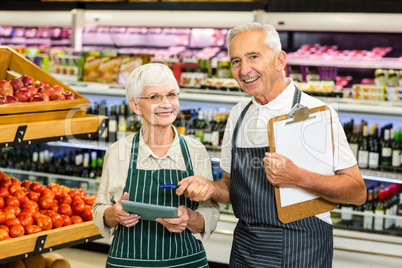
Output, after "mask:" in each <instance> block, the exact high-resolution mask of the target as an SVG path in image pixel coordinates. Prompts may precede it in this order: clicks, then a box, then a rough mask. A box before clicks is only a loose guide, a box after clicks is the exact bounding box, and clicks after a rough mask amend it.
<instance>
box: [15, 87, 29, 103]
mask: <svg viewBox="0 0 402 268" xmlns="http://www.w3.org/2000/svg"><path fill="white" fill-rule="evenodd" d="M14 96H15V97H16V98H17V99H18V100H19V101H20V102H27V101H28V100H29V99H30V98H31V97H32V94H31V92H30V91H29V90H28V89H27V88H26V87H23V88H21V89H19V90H17V91H15V93H14Z"/></svg>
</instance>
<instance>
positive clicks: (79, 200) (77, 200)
mask: <svg viewBox="0 0 402 268" xmlns="http://www.w3.org/2000/svg"><path fill="white" fill-rule="evenodd" d="M75 202H84V199H83V198H82V197H81V196H78V195H76V196H74V197H73V202H72V204H74V203H75Z"/></svg>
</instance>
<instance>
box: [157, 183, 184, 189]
mask: <svg viewBox="0 0 402 268" xmlns="http://www.w3.org/2000/svg"><path fill="white" fill-rule="evenodd" d="M179 187H180V185H176V184H162V186H161V188H163V189H166V188H170V189H177V188H179Z"/></svg>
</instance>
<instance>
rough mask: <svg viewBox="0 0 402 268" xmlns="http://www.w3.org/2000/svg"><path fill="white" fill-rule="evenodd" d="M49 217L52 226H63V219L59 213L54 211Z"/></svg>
mask: <svg viewBox="0 0 402 268" xmlns="http://www.w3.org/2000/svg"><path fill="white" fill-rule="evenodd" d="M50 218H51V219H52V224H53V228H59V227H61V226H63V222H64V220H63V217H62V216H61V215H59V214H56V213H55V214H53V215H52V216H51V217H50Z"/></svg>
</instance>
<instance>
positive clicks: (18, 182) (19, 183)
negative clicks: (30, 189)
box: [10, 178, 22, 185]
mask: <svg viewBox="0 0 402 268" xmlns="http://www.w3.org/2000/svg"><path fill="white" fill-rule="evenodd" d="M10 180H11V182H12V183H13V184H18V185H21V184H22V182H21V181H20V180H19V179H17V178H11V179H10Z"/></svg>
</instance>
